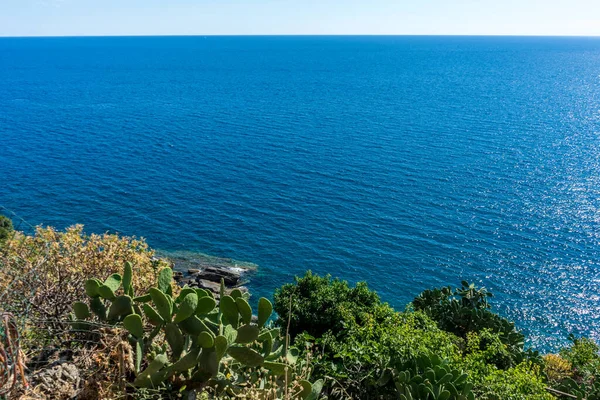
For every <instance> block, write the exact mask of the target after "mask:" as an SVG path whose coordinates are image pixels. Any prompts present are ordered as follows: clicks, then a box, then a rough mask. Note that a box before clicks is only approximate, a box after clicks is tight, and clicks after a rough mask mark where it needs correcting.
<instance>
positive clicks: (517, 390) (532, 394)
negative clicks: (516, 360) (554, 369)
mask: <svg viewBox="0 0 600 400" xmlns="http://www.w3.org/2000/svg"><path fill="white" fill-rule="evenodd" d="M476 394H477V398H478V399H482V400H551V399H553V398H554V396H552V395H551V394H550V393H548V392H547V391H546V384H545V383H544V380H543V376H542V374H541V369H540V367H539V366H538V365H536V364H533V363H531V362H529V361H525V362H523V363H521V364H519V365H517V366H516V367H513V368H510V369H507V370H500V369H498V370H493V371H491V372H490V374H489V375H487V376H485V377H484V378H483V380H482V381H481V382H478V383H477V384H476Z"/></svg>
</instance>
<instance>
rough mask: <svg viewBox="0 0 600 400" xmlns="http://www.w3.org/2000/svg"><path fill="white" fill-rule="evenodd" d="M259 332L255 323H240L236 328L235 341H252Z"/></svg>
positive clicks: (256, 337)
mask: <svg viewBox="0 0 600 400" xmlns="http://www.w3.org/2000/svg"><path fill="white" fill-rule="evenodd" d="M259 332H260V330H259V329H258V326H256V325H242V326H240V327H239V328H238V330H237V338H236V343H252V342H254V341H255V340H256V339H258V334H259Z"/></svg>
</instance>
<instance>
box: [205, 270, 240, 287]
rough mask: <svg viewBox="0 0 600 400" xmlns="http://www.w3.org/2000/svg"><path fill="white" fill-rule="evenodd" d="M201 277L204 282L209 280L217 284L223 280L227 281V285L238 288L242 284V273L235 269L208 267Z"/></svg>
mask: <svg viewBox="0 0 600 400" xmlns="http://www.w3.org/2000/svg"><path fill="white" fill-rule="evenodd" d="M199 276H200V277H201V279H203V280H209V281H212V282H217V283H220V282H221V279H223V280H224V281H225V285H227V286H236V285H238V284H239V283H240V280H241V278H242V272H241V271H238V270H234V269H233V268H227V267H215V266H208V267H205V268H204V269H203V270H202V272H200V274H199Z"/></svg>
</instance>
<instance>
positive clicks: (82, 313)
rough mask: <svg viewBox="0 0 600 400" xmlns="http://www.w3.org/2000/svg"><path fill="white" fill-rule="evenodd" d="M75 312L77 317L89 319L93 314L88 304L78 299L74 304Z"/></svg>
mask: <svg viewBox="0 0 600 400" xmlns="http://www.w3.org/2000/svg"><path fill="white" fill-rule="evenodd" d="M73 312H74V313H75V317H76V318H77V319H87V318H89V317H91V316H92V314H90V309H89V308H88V305H87V304H85V303H82V302H81V301H77V302H75V303H74V304H73Z"/></svg>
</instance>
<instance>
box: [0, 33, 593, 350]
mask: <svg viewBox="0 0 600 400" xmlns="http://www.w3.org/2000/svg"><path fill="white" fill-rule="evenodd" d="M0 206H2V207H5V212H6V210H10V211H11V212H14V213H16V214H17V215H18V216H19V217H20V218H22V219H23V220H25V221H27V222H28V223H30V224H33V225H37V224H44V225H54V226H57V227H60V228H63V227H66V226H69V225H71V224H75V223H82V224H85V226H86V230H87V231H88V232H105V231H111V232H120V233H122V234H126V235H136V236H143V237H145V238H146V239H147V241H148V242H149V243H150V245H151V246H152V247H154V248H157V249H162V250H167V251H179V250H190V251H197V252H202V253H206V254H211V255H215V256H222V257H231V258H234V259H238V260H243V261H248V262H253V263H256V264H258V265H259V269H258V272H257V273H256V274H255V275H254V276H253V277H252V281H251V284H250V287H251V289H252V290H253V292H254V293H255V294H256V295H257V296H258V295H267V296H270V295H271V293H272V291H273V290H274V289H275V288H276V287H278V286H280V285H281V284H283V283H285V282H290V281H291V280H292V279H293V276H294V275H297V274H302V273H303V272H304V271H305V270H306V269H311V270H313V271H314V272H317V273H320V274H326V273H329V274H332V275H333V276H337V277H340V278H343V279H346V280H348V281H350V282H356V281H360V280H365V281H367V282H368V284H369V286H370V287H371V288H373V289H375V290H376V291H377V292H378V293H379V294H380V296H381V297H382V298H383V299H384V300H385V301H387V302H389V303H390V304H391V305H393V306H395V307H397V308H399V309H403V308H404V307H405V305H406V304H407V303H408V302H409V301H410V300H412V298H413V297H414V296H416V295H417V294H418V293H419V292H420V291H422V290H423V289H426V288H431V287H435V286H441V285H459V284H460V281H461V280H462V279H466V280H469V281H474V282H477V283H478V284H481V285H484V286H486V287H487V288H488V289H490V290H492V291H493V292H494V294H495V297H494V299H493V301H494V303H493V304H494V307H495V309H496V310H497V311H499V312H500V313H502V314H503V315H505V316H507V317H509V318H511V319H513V320H515V321H516V323H517V325H518V326H519V327H520V328H522V329H524V330H525V332H526V333H527V334H528V335H530V344H532V345H535V346H538V347H540V348H543V349H552V348H554V347H555V346H557V345H559V344H561V343H564V342H565V340H566V337H567V335H568V334H569V333H574V334H576V335H581V334H585V335H590V336H592V337H595V338H596V339H600V297H599V296H600V38H537V37H536V38H534V37H529V38H526V37H376V36H375V37H104V38H3V39H0ZM20 226H24V224H22V223H21V225H20Z"/></svg>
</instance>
